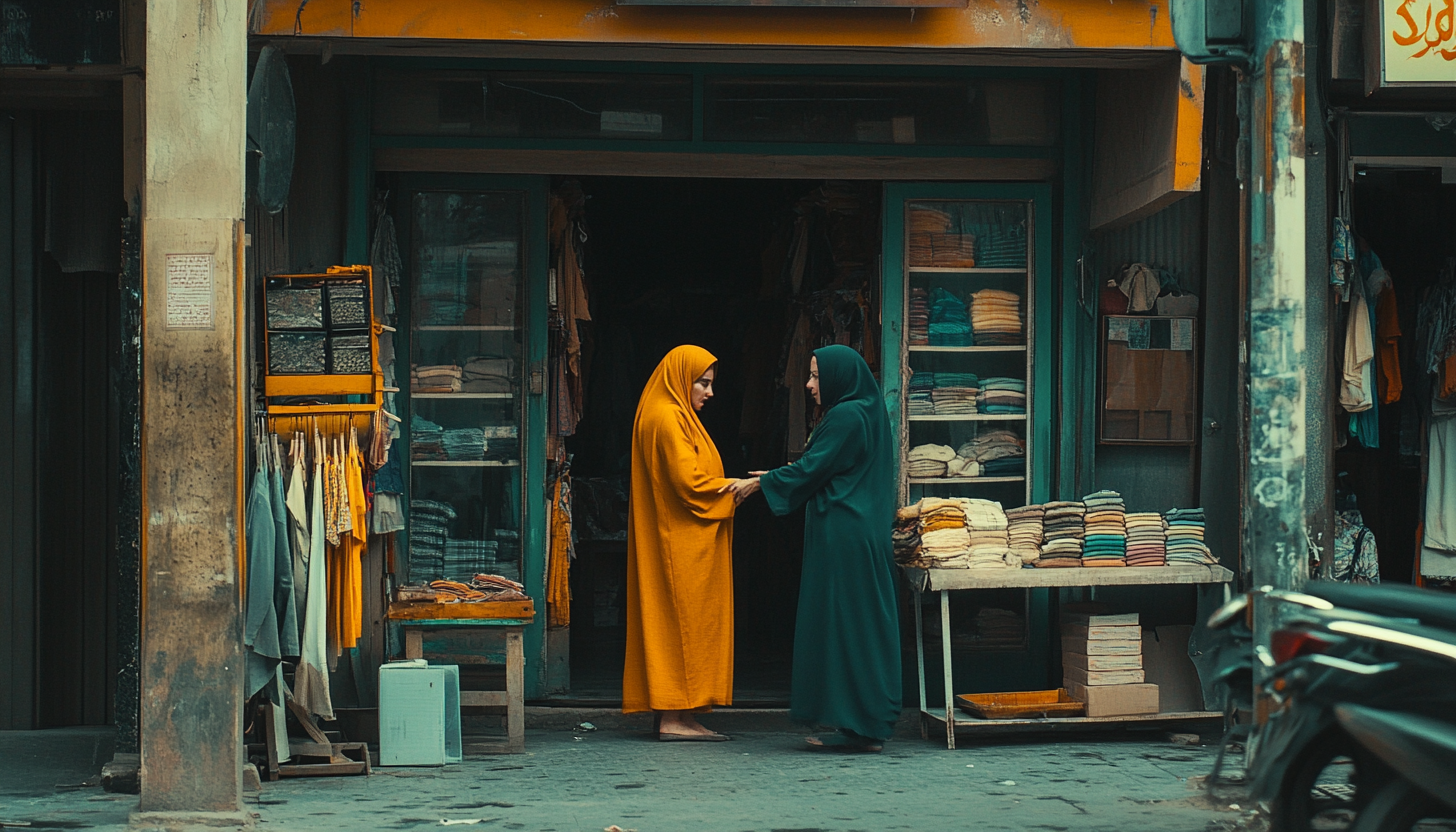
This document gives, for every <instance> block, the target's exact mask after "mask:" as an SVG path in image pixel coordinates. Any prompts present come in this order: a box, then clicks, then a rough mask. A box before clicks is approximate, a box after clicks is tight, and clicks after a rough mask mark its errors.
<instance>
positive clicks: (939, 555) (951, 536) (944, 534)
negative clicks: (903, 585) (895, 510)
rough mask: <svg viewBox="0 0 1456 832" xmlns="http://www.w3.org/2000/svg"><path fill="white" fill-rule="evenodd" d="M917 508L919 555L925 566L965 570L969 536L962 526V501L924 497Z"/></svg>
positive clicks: (921, 564)
mask: <svg viewBox="0 0 1456 832" xmlns="http://www.w3.org/2000/svg"><path fill="white" fill-rule="evenodd" d="M917 505H918V506H919V509H920V514H919V521H920V557H919V558H918V559H917V561H916V565H917V566H922V567H924V568H927V569H966V568H968V567H969V566H970V565H971V564H970V549H971V535H970V532H969V531H967V529H966V509H965V505H964V501H963V500H956V499H949V500H942V499H937V498H935V497H926V498H925V499H923V500H921V501H920V502H919V503H918V504H917Z"/></svg>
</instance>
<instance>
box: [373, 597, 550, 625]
mask: <svg viewBox="0 0 1456 832" xmlns="http://www.w3.org/2000/svg"><path fill="white" fill-rule="evenodd" d="M535 616H536V604H535V602H534V601H532V600H531V599H529V598H528V599H526V600H525V601H475V602H462V603H455V604H436V603H422V602H420V603H400V602H398V601H396V602H394V603H392V604H390V605H389V613H388V617H389V619H390V620H392V621H428V620H430V619H439V620H449V621H455V620H460V619H466V618H476V619H492V618H494V619H525V620H527V621H529V620H531V619H532V618H535Z"/></svg>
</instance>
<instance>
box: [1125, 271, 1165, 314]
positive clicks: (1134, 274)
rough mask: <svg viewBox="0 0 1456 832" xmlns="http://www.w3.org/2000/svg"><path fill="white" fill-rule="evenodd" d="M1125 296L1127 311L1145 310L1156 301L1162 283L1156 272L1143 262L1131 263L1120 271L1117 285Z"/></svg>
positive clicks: (1150, 307)
mask: <svg viewBox="0 0 1456 832" xmlns="http://www.w3.org/2000/svg"><path fill="white" fill-rule="evenodd" d="M1117 288H1118V290H1119V291H1121V292H1122V293H1123V295H1125V296H1126V297H1127V311H1129V312H1146V311H1148V310H1149V309H1152V308H1153V305H1154V304H1155V303H1157V301H1158V295H1159V294H1161V293H1162V291H1163V285H1162V283H1160V282H1159V281H1158V273H1157V272H1156V271H1155V270H1154V269H1153V268H1152V267H1151V266H1148V265H1147V264H1145V263H1133V264H1132V265H1131V266H1128V267H1127V269H1126V270H1124V271H1123V273H1122V282H1121V283H1119V284H1118V285H1117Z"/></svg>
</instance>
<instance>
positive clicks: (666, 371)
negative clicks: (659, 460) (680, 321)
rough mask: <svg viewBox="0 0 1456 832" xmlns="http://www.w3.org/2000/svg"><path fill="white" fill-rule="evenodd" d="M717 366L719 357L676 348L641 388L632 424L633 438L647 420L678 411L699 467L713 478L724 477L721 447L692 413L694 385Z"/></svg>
mask: <svg viewBox="0 0 1456 832" xmlns="http://www.w3.org/2000/svg"><path fill="white" fill-rule="evenodd" d="M717 363H718V359H717V357H715V356H714V355H713V354H712V353H710V352H708V351H707V350H705V349H703V348H702V347H699V346H694V345H692V344H684V345H683V346H681V347H674V348H673V350H672V351H671V352H669V353H668V354H667V355H665V356H663V358H662V361H661V362H659V363H658V365H657V369H656V370H653V371H652V377H651V378H649V379H647V386H645V387H643V388H642V398H641V399H639V400H638V401H637V415H636V417H635V418H634V419H633V420H632V433H633V436H639V435H641V434H640V433H639V430H640V428H641V425H642V419H643V417H644V416H647V415H649V414H650V415H652V416H657V417H661V416H662V415H665V414H664V411H667V410H672V409H676V410H678V411H680V412H681V413H682V414H683V415H684V416H686V417H687V424H688V428H689V431H690V433H691V435H692V440H693V446H694V448H695V449H696V450H697V452H698V464H699V466H701V467H702V469H703V472H704V473H705V474H707V475H708V476H711V477H721V476H723V458H722V457H721V456H719V455H718V446H716V445H714V444H713V439H712V437H710V436H709V435H708V431H707V429H706V428H704V427H703V422H702V420H701V419H699V418H698V412H697V411H696V410H694V409H693V398H692V395H693V384H694V383H695V382H696V381H697V380H698V379H700V378H702V376H703V373H706V372H707V371H708V368H709V367H712V366H713V365H714V364H717Z"/></svg>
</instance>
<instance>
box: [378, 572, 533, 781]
mask: <svg viewBox="0 0 1456 832" xmlns="http://www.w3.org/2000/svg"><path fill="white" fill-rule="evenodd" d="M535 617H536V608H535V604H534V603H533V602H532V601H530V600H526V601H485V602H481V603H457V604H431V603H399V602H395V603H391V604H390V605H389V620H391V621H394V622H396V623H398V624H400V625H402V626H403V628H404V657H405V658H407V659H423V658H425V631H426V630H429V631H430V632H431V633H432V634H434V633H446V632H449V633H452V634H455V635H464V638H463V639H461V641H463V644H464V649H463V650H462V649H461V648H460V647H459V646H458V645H451V648H452V649H451V651H450V652H442V651H440V650H434V649H432V650H431V651H430V653H431V654H432V658H435V659H436V660H438V661H440V662H442V663H444V664H469V665H501V664H504V665H505V668H506V689H505V690H462V691H461V692H460V704H461V706H477V707H478V706H484V707H499V708H505V709H506V741H505V742H504V743H502V744H486V743H467V744H466V749H465V751H466V753H467V754H470V753H478V754H491V753H502V754H519V753H521V752H523V751H525V750H526V702H525V689H526V658H525V648H524V643H523V639H524V633H525V628H526V625H528V624H530V623H531V622H532V621H533V620H534V619H535ZM487 627H488V628H495V629H494V630H492V631H491V632H496V631H504V634H505V639H506V649H505V654H504V655H503V656H502V655H500V654H493V653H491V652H488V648H486V647H485V646H484V645H483V644H482V643H481V642H484V641H485V639H479V638H472V636H479V635H481V634H482V630H481V628H487Z"/></svg>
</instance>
